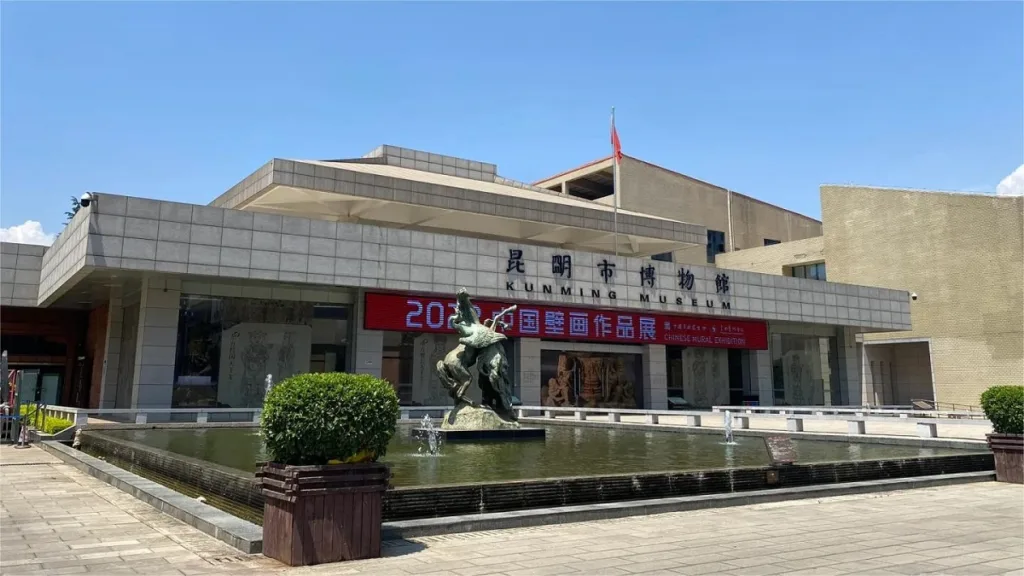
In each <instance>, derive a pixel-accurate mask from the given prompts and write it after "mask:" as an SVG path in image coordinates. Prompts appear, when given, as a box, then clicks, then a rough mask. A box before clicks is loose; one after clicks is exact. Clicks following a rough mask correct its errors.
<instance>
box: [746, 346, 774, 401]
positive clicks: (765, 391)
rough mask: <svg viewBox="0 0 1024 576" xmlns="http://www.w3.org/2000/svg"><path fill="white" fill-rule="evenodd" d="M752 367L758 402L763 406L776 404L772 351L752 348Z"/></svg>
mask: <svg viewBox="0 0 1024 576" xmlns="http://www.w3.org/2000/svg"><path fill="white" fill-rule="evenodd" d="M750 369H751V378H752V379H753V385H754V388H755V389H756V390H757V403H758V404H759V405H761V406H774V405H775V390H774V389H773V385H772V356H771V353H770V352H769V351H768V350H751V351H750Z"/></svg>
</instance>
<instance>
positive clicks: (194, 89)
mask: <svg viewBox="0 0 1024 576" xmlns="http://www.w3.org/2000/svg"><path fill="white" fill-rule="evenodd" d="M0 16H2V17H0V22H2V30H0V37H2V46H0V48H2V51H0V59H2V60H0V64H2V66H0V81H2V103H0V105H2V108H0V140H2V150H0V187H2V188H0V189H2V198H0V226H3V227H5V228H6V227H11V226H15V225H21V224H22V223H24V222H25V221H26V220H35V221H38V222H40V223H41V227H42V229H43V231H45V233H53V232H57V231H59V229H60V227H61V225H62V223H63V220H64V217H63V212H64V210H65V209H66V205H67V203H68V197H69V196H72V195H75V196H77V195H80V194H81V193H82V192H84V191H86V190H92V191H107V192H113V193H119V194H128V195H135V196H147V197H155V198H164V199H174V200H180V201H186V202H195V203H207V202H209V201H210V200H212V199H213V198H214V197H215V196H217V195H218V194H219V193H221V192H223V191H224V190H226V189H227V188H229V187H230V186H232V185H233V184H234V183H236V182H237V181H239V180H240V179H242V178H243V177H245V176H246V175H248V174H249V173H251V172H252V171H253V170H255V169H256V168H258V167H259V166H260V165H262V164H263V163H264V162H266V161H267V160H269V159H270V158H273V157H285V158H312V159H323V158H337V157H345V156H359V155H362V154H364V153H366V152H368V151H369V150H371V149H373V148H374V147H375V146H377V145H378V144H382V143H388V144H395V145H400V146H406V147H411V148H417V149H425V150H430V151H435V152H439V153H443V154H450V155H454V156H460V157H465V158H471V159H476V160H483V161H489V162H495V163H497V164H498V170H499V173H500V174H502V175H503V176H506V177H509V178H514V179H518V180H524V181H533V180H535V179H539V178H541V177H544V176H547V175H551V174H554V173H557V172H560V171H562V170H564V169H567V168H570V167H572V166H574V165H577V164H581V163H584V162H587V161H590V160H593V159H596V158H598V157H601V156H604V155H607V154H608V153H609V150H608V148H609V144H608V113H609V108H610V106H612V105H614V106H616V110H617V124H618V128H619V133H620V136H621V138H622V144H623V149H624V151H625V152H626V153H627V154H630V155H633V156H636V157H639V158H642V159H645V160H648V161H650V162H654V163H656V164H660V165H662V166H665V167H668V168H671V169H674V170H677V171H680V172H683V173H685V174H688V175H691V176H694V177H696V178H700V179H703V180H707V181H710V182H713V183H715V184H719V185H722V186H728V187H730V188H732V189H735V190H738V191H740V192H743V193H746V194H750V195H752V196H755V197H757V198H760V199H762V200H765V201H767V202H771V203H775V204H779V205H782V206H785V207H787V208H790V209H793V210H797V211H799V212H802V213H805V214H808V215H811V216H815V217H817V216H818V215H819V214H820V207H819V200H818V186H819V185H821V184H823V183H858V184H870V185H879V186H905V187H913V188H934V189H947V190H950V189H951V190H965V191H976V192H993V191H994V190H995V188H996V186H997V184H998V183H999V182H1000V181H1001V180H1002V179H1004V178H1005V177H1007V176H1008V175H1009V174H1010V173H1011V172H1013V171H1014V170H1015V169H1017V168H1018V167H1019V166H1020V165H1021V164H1022V159H1024V4H1022V3H1021V2H989V3H985V2H960V3H951V2H913V3H895V2H871V3H847V2H844V3H839V2H829V3H804V2H787V3H767V2H764V3H762V2H758V3H724V2H721V3H719V2H715V3H712V2H702V3H695V2H694V3H647V4H639V3H593V4H586V3H557V4H556V3H510V2H508V3H448V4H427V3H416V4H399V3H374V4H356V3H270V2H260V3H243V2H237V3H223V4H221V3H208V2H174V3H157V2H133V3H126V2H105V3H82V2H79V3H64V2H18V3H11V2H5V3H3V5H2V15H0ZM1020 174H1021V181H1022V182H1024V171H1021V172H1020Z"/></svg>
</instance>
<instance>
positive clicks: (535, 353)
mask: <svg viewBox="0 0 1024 576" xmlns="http://www.w3.org/2000/svg"><path fill="white" fill-rule="evenodd" d="M515 365H516V373H517V375H518V376H519V400H520V401H522V403H523V405H524V406H540V400H541V399H540V339H539V338H520V339H519V341H518V342H517V343H516V359H515Z"/></svg>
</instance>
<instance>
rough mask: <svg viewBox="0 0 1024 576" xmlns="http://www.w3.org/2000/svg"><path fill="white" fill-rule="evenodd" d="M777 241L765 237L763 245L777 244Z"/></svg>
mask: <svg viewBox="0 0 1024 576" xmlns="http://www.w3.org/2000/svg"><path fill="white" fill-rule="evenodd" d="M779 243H780V242H779V241H778V240H772V239H771V238H765V239H764V245H765V246H774V245H776V244H779Z"/></svg>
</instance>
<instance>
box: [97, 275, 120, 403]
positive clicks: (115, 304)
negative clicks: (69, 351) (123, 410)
mask: <svg viewBox="0 0 1024 576" xmlns="http://www.w3.org/2000/svg"><path fill="white" fill-rule="evenodd" d="M123 326H124V304H123V303H122V301H121V289H120V288H111V290H110V300H108V301H107V335H106V343H105V345H104V347H103V357H102V358H97V359H96V361H97V362H103V371H102V373H101V375H100V381H99V383H98V385H99V387H100V408H113V407H114V401H115V397H116V394H117V371H118V368H119V367H120V364H121V331H122V329H123Z"/></svg>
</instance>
